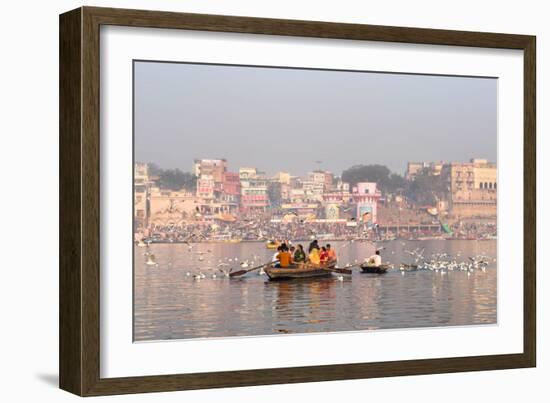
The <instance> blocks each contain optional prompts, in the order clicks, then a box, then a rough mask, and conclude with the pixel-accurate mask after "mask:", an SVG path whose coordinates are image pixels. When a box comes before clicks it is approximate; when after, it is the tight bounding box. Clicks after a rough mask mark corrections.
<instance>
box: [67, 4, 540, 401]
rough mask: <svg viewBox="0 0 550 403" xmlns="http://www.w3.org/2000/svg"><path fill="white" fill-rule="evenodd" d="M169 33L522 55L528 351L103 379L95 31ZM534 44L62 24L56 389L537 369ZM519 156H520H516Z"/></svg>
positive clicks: (445, 34)
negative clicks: (496, 50)
mask: <svg viewBox="0 0 550 403" xmlns="http://www.w3.org/2000/svg"><path fill="white" fill-rule="evenodd" d="M101 25H121V26H132V27H150V28H171V29H184V30H202V31H216V32H233V33H253V34H268V35H285V36H302V37H316V38H334V39H351V40H358V41H361V40H369V41H382V42H401V43H414V44H434V45H450V46H455V45H456V46H469V47H480V48H499V49H519V50H523V52H524V56H523V60H524V78H523V79H524V99H523V105H524V134H523V136H524V150H523V153H524V164H525V166H524V206H525V209H524V229H523V231H524V233H523V239H524V245H523V246H524V262H525V263H524V267H523V278H524V306H523V314H524V325H523V342H524V349H523V353H521V354H505V355H491V356H468V357H455V358H441V359H420V360H408V361H391V362H379V363H361V364H342V365H323V366H309V367H292V368H276V369H255V370H243V371H228V372H211V373H193V374H180V375H178V374H174V375H158V376H140V377H128V378H101V377H100V315H99V312H100V306H99V305H100V298H99V290H100V277H99V264H100V263H99V262H100V260H99V248H100V242H99V240H100V236H101V234H100V225H99V220H100V211H99V205H100V171H99V161H100V147H99V138H100V136H99V130H100V127H99V111H100V105H99V102H100V101H99V99H100V97H99V71H100V65H99V51H100V49H99V43H100V41H99V35H100V33H99V29H100V26H101ZM535 53H536V50H535V37H534V36H527V35H510V34H497V33H484V32H460V31H447V30H436V29H419V28H401V27H389V26H374V25H356V24H340V23H329V22H313V21H295V20H277V19H265V18H250V17H231V16H219V15H201V14H185V13H172V12H159V11H142V10H122V9H109V8H95V7H81V8H78V9H76V10H73V11H69V12H67V13H65V14H62V15H61V16H60V87H59V91H60V223H59V224H60V255H59V258H60V276H59V279H60V280H59V281H60V283H59V286H60V294H59V300H60V301H59V302H60V316H59V320H60V344H59V362H60V387H61V388H62V389H64V390H66V391H69V392H72V393H74V394H77V395H80V396H94V395H110V394H121V393H140V392H160V391H170V390H188V389H201V388H220V387H235V386H250V385H266V384H280V383H297V382H316V381H329V380H343V379H358V378H371V377H387V376H402V375H418V374H435V373H449V372H460V371H481V370H496V369H508V368H525V367H533V366H535V363H536V308H535V302H536V294H535V292H536V289H535V267H536V217H535V214H536V213H535V210H536V147H535V120H536V119H535V101H536V95H535V89H536V85H535V60H536V59H535V57H536V56H535ZM518 152H519V151H518Z"/></svg>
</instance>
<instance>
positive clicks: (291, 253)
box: [273, 240, 337, 268]
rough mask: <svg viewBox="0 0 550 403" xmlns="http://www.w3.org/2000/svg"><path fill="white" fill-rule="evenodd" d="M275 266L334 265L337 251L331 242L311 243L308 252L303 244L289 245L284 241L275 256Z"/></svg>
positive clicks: (315, 241)
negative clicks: (322, 244) (320, 244)
mask: <svg viewBox="0 0 550 403" xmlns="http://www.w3.org/2000/svg"><path fill="white" fill-rule="evenodd" d="M273 260H274V262H275V267H278V268H303V267H304V266H305V265H308V266H309V267H332V266H334V265H335V264H336V261H337V257H336V251H335V250H334V248H332V247H331V245H330V244H326V245H325V246H319V242H318V241H317V240H314V241H312V242H311V243H310V244H309V247H308V252H307V254H306V252H305V250H304V247H303V245H302V244H298V245H297V246H293V245H289V243H287V242H283V243H282V244H281V245H279V247H278V248H277V252H275V255H274V256H273Z"/></svg>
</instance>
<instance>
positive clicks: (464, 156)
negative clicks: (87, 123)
mask: <svg viewBox="0 0 550 403" xmlns="http://www.w3.org/2000/svg"><path fill="white" fill-rule="evenodd" d="M134 80H135V81H134V102H135V114H134V117H135V137H134V139H135V140H134V141H135V160H136V161H143V162H153V163H156V164H157V165H159V166H161V167H163V168H180V169H182V170H183V171H191V167H192V164H193V160H194V159H195V158H226V159H227V161H228V164H229V168H230V169H232V170H238V168H239V167H243V166H247V167H248V166H252V167H257V168H258V169H260V170H263V171H265V172H267V173H268V174H274V173H275V172H278V171H281V170H284V171H288V172H292V173H293V174H296V175H304V174H306V173H307V172H309V171H311V170H314V169H325V170H329V171H332V172H334V173H335V174H340V173H341V172H342V171H343V170H345V169H347V168H349V167H350V166H352V165H355V164H383V165H386V166H388V167H389V168H390V169H391V170H392V171H394V172H396V173H399V174H403V172H404V171H405V169H406V162H407V161H468V160H469V159H470V158H472V157H476V156H478V157H483V158H487V159H489V160H491V161H495V162H496V157H497V143H496V142H497V99H496V95H497V80H496V79H492V78H471V77H448V76H422V75H407V74H385V73H367V72H342V71H327V70H322V71H321V70H302V69H286V68H259V67H243V66H218V65H197V64H185V63H158V62H136V63H135V76H134Z"/></svg>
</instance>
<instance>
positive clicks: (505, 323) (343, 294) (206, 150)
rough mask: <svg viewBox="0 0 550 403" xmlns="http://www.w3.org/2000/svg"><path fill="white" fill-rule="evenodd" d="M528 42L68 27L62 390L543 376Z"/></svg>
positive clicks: (160, 17) (413, 33)
mask: <svg viewBox="0 0 550 403" xmlns="http://www.w3.org/2000/svg"><path fill="white" fill-rule="evenodd" d="M535 158H536V155H535V37H533V36H526V35H513V34H498V33H481V32H459V31H446V30H433V29H419V28H401V27H385V26H373V25H355V24H340V23H328V22H313V21H295V20H275V19H263V18H250V17H230V16H217V15H200V14H185V13H170V12H158V11H138V10H119V9H106V8H94V7H82V8H79V9H76V10H73V11H70V12H67V13H65V14H62V15H61V16H60V387H61V388H62V389H65V390H67V391H69V392H72V393H75V394H78V395H82V396H91V395H106V394H120V393H138V392H154V391H168V390H186V389H198V388H215V387H232V386H246V385H262V384H276V383H291V382H313V381H325V380H342V379H357V378H369V377H385V376H399V375H414V374H432V373H433V374H435V373H446V372H458V371H479V370H494V369H504V368H522V367H532V366H535V362H536V350H535V341H536V325H535V317H536V315H535V313H536V311H535V301H536V295H535V267H536V260H535V255H536V250H535V243H536V242H535V241H536V220H535V195H536V188H535V181H536V172H535V166H536V160H535Z"/></svg>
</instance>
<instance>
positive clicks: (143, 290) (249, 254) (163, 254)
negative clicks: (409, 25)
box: [134, 240, 497, 341]
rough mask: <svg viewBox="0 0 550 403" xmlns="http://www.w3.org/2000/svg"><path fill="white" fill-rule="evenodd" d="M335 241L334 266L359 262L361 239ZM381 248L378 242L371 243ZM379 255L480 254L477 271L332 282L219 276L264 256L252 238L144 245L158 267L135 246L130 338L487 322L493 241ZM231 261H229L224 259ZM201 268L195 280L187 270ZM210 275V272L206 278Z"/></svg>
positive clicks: (396, 259) (493, 280)
mask: <svg viewBox="0 0 550 403" xmlns="http://www.w3.org/2000/svg"><path fill="white" fill-rule="evenodd" d="M333 244H335V246H336V248H337V251H338V254H339V261H340V263H341V264H345V263H347V262H350V263H353V262H355V260H362V259H363V258H364V257H365V256H368V255H369V254H371V253H372V252H373V251H374V248H375V247H374V245H372V244H370V243H360V242H355V243H345V244H344V243H338V242H333ZM378 246H380V245H378ZM384 247H385V249H384V251H383V258H384V261H389V262H392V263H395V264H399V263H401V262H407V259H409V258H410V256H409V255H408V254H407V253H406V252H405V251H406V250H410V249H413V248H417V247H422V248H425V250H426V251H425V253H427V254H430V253H435V252H447V253H449V254H452V255H453V256H457V255H459V256H461V257H460V258H459V259H463V260H465V259H467V257H468V256H474V255H480V254H483V255H486V256H488V257H490V258H491V259H490V264H489V266H488V268H487V270H486V271H485V272H482V271H476V272H474V273H472V274H471V275H470V276H468V275H467V274H466V273H465V272H461V271H449V272H445V273H443V272H440V273H435V272H432V271H416V272H407V273H405V274H404V275H402V273H400V272H399V270H395V271H390V272H388V273H387V274H384V275H377V274H361V273H358V272H354V273H353V276H351V277H346V278H345V279H344V281H337V280H336V279H335V278H320V279H304V280H297V281H281V282H270V281H267V278H266V277H265V276H260V275H258V274H256V273H255V272H251V273H249V274H247V275H246V276H244V277H242V278H233V279H228V278H226V277H223V275H222V273H221V272H220V271H219V268H220V267H227V266H226V265H230V266H231V267H234V268H235V270H237V269H240V266H239V265H240V264H241V262H244V261H247V263H248V264H250V266H249V267H253V265H255V264H260V263H262V262H265V261H268V260H269V259H270V258H271V255H272V254H273V251H270V250H266V249H265V247H264V245H263V244H261V243H241V244H196V245H193V247H192V248H191V249H189V247H188V246H187V245H183V244H172V245H152V246H151V247H150V248H149V250H150V252H152V253H154V255H155V256H156V261H157V262H158V266H147V265H146V264H145V258H144V252H145V248H136V249H135V293H134V298H135V301H134V302H135V303H134V310H135V312H134V315H135V316H134V319H135V320H134V337H135V340H137V341H141V340H168V339H182V338H197V337H228V336H245V335H268V334H280V333H309V332H330V331H346V330H365V329H391V328H408V327H425V326H449V325H473V324H490V323H496V289H497V275H496V274H497V270H496V261H494V259H493V258H494V257H496V241H411V242H408V241H407V242H404V241H399V240H398V241H392V242H387V243H385V244H384ZM229 259H231V260H229ZM199 272H200V273H202V274H204V277H205V278H204V279H201V280H194V279H193V274H197V273H199ZM213 275H215V278H213V277H214V276H213Z"/></svg>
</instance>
